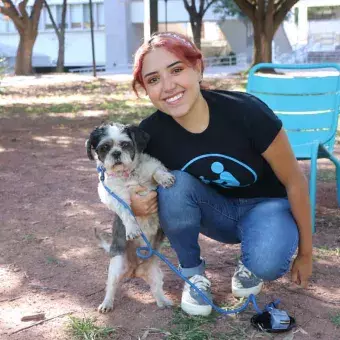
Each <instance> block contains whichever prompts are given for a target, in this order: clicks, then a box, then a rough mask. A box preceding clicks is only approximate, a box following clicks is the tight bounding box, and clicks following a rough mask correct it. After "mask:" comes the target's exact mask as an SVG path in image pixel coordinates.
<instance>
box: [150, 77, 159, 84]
mask: <svg viewBox="0 0 340 340" xmlns="http://www.w3.org/2000/svg"><path fill="white" fill-rule="evenodd" d="M157 80H158V77H152V78H149V79H148V84H154V83H156V82H157Z"/></svg>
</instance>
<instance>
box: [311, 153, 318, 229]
mask: <svg viewBox="0 0 340 340" xmlns="http://www.w3.org/2000/svg"><path fill="white" fill-rule="evenodd" d="M317 160H318V157H317V149H316V151H315V150H313V152H312V157H311V163H310V179H309V196H310V203H311V214H312V216H311V217H312V233H313V234H314V233H315V231H316V227H315V209H316V182H317V176H316V175H317Z"/></svg>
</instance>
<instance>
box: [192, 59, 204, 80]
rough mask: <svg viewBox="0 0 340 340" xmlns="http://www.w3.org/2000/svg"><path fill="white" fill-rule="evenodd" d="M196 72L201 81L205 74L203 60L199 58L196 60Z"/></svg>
mask: <svg viewBox="0 0 340 340" xmlns="http://www.w3.org/2000/svg"><path fill="white" fill-rule="evenodd" d="M194 69H195V71H196V73H197V77H198V82H199V83H200V82H201V81H202V78H203V74H202V62H201V60H197V61H196V65H195V67H194Z"/></svg>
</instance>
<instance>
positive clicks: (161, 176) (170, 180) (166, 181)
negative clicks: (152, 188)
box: [153, 170, 175, 188]
mask: <svg viewBox="0 0 340 340" xmlns="http://www.w3.org/2000/svg"><path fill="white" fill-rule="evenodd" d="M153 178H154V179H155V181H156V182H157V183H158V184H159V185H161V186H162V187H163V188H170V187H171V186H172V185H173V184H174V183H175V176H174V175H173V174H171V173H170V172H167V171H163V170H158V171H156V172H155V173H154V175H153Z"/></svg>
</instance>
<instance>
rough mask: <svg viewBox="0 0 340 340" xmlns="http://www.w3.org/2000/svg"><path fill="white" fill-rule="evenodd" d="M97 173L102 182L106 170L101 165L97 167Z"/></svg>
mask: <svg viewBox="0 0 340 340" xmlns="http://www.w3.org/2000/svg"><path fill="white" fill-rule="evenodd" d="M97 171H98V172H99V173H100V180H101V181H102V182H104V179H105V175H104V174H105V171H106V169H105V168H104V167H103V166H102V165H100V166H98V167H97Z"/></svg>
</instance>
